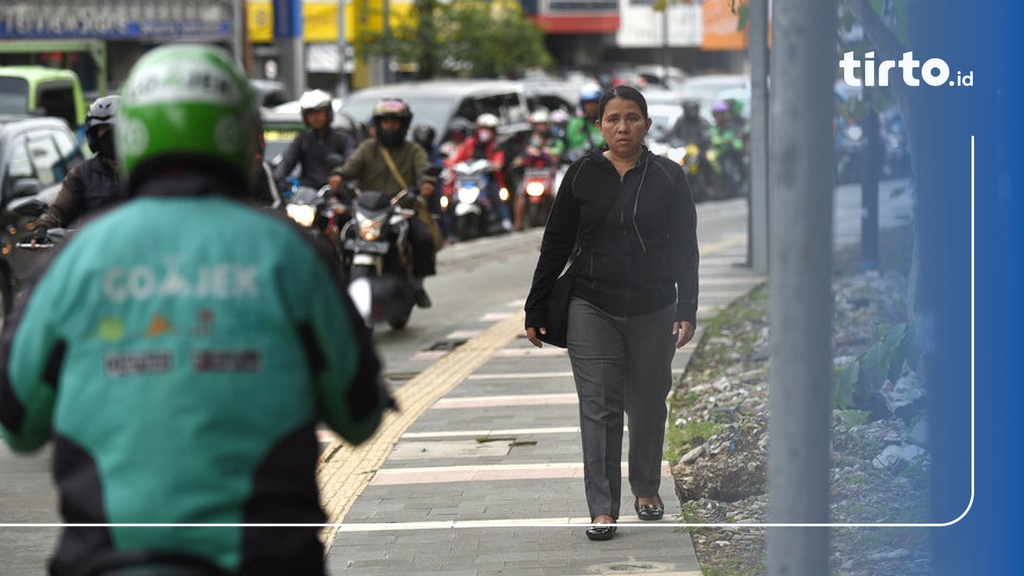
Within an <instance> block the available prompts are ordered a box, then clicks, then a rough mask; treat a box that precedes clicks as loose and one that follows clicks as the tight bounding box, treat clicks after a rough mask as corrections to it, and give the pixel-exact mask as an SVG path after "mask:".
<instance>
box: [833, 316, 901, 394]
mask: <svg viewBox="0 0 1024 576" xmlns="http://www.w3.org/2000/svg"><path fill="white" fill-rule="evenodd" d="M920 360H921V347H920V341H919V335H918V327H917V323H916V322H911V323H907V322H904V323H901V324H895V325H893V326H888V327H886V326H882V327H880V328H879V331H878V333H877V334H876V341H875V343H874V344H872V345H871V347H870V348H868V349H867V351H865V352H863V353H862V354H860V355H859V356H857V359H856V360H855V361H853V362H852V363H850V365H849V366H847V367H845V368H844V369H843V370H841V371H839V373H838V374H837V375H836V378H835V383H834V389H833V402H834V403H835V405H836V406H837V407H838V408H840V409H844V410H845V409H847V408H850V407H867V405H868V403H869V402H870V401H871V399H872V398H873V397H874V396H875V394H877V393H878V391H879V390H880V389H881V388H882V385H883V384H885V382H886V381H887V380H889V381H892V382H895V381H896V380H897V379H898V378H899V376H900V373H901V372H902V371H903V365H904V364H906V365H907V366H909V367H910V369H911V370H915V371H916V370H917V369H918V363H919V362H920Z"/></svg>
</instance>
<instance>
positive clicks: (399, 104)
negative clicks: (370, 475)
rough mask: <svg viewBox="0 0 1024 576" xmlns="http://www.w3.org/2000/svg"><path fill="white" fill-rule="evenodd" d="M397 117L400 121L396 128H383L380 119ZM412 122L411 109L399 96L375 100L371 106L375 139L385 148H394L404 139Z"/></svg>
mask: <svg viewBox="0 0 1024 576" xmlns="http://www.w3.org/2000/svg"><path fill="white" fill-rule="evenodd" d="M384 118H397V119H398V121H399V122H400V125H399V128H398V129H397V130H384V129H383V128H381V120H383V119H384ZM411 123H412V111H410V110H409V105H408V104H406V103H405V101H403V100H401V99H399V98H388V99H385V100H381V101H380V102H377V104H376V105H375V106H374V107H373V126H374V128H375V129H376V130H377V140H378V141H379V142H380V143H381V144H383V145H384V146H385V147H387V148H394V147H396V146H398V145H399V144H401V143H402V141H403V140H405V137H406V136H407V135H408V134H409V125H410V124H411Z"/></svg>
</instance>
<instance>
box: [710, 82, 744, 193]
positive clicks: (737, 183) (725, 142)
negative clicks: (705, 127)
mask: <svg viewBox="0 0 1024 576" xmlns="http://www.w3.org/2000/svg"><path fill="white" fill-rule="evenodd" d="M711 114H712V116H713V117H714V119H715V123H714V124H713V125H712V126H711V144H710V146H711V150H712V152H713V154H712V157H713V159H712V160H710V164H711V166H712V167H713V168H714V170H715V172H716V173H718V174H719V175H721V176H722V178H721V179H720V180H721V183H720V186H722V187H723V188H724V190H723V192H724V193H725V194H727V195H728V196H730V197H731V196H737V195H739V194H741V193H742V183H743V181H744V180H745V174H744V173H743V171H744V162H743V155H744V148H745V143H744V134H743V126H742V125H741V124H739V123H738V122H737V121H736V118H735V117H734V115H733V114H732V111H731V110H730V107H729V105H728V104H727V103H726V102H716V103H715V105H714V107H712V109H711Z"/></svg>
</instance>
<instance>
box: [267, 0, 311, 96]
mask: <svg viewBox="0 0 1024 576" xmlns="http://www.w3.org/2000/svg"><path fill="white" fill-rule="evenodd" d="M273 6H274V44H275V45H276V46H277V50H278V53H279V54H280V55H281V71H282V72H283V74H282V75H281V79H282V80H283V81H284V83H285V85H286V86H288V93H289V94H293V95H295V96H298V95H300V94H302V92H303V90H305V89H306V53H305V47H306V44H305V40H304V38H303V36H302V1H301V0H274V4H273Z"/></svg>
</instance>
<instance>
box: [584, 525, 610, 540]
mask: <svg viewBox="0 0 1024 576" xmlns="http://www.w3.org/2000/svg"><path fill="white" fill-rule="evenodd" d="M614 536H615V524H600V525H598V526H591V527H590V528H587V538H590V539H591V540H611V539H612V538H613V537H614Z"/></svg>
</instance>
